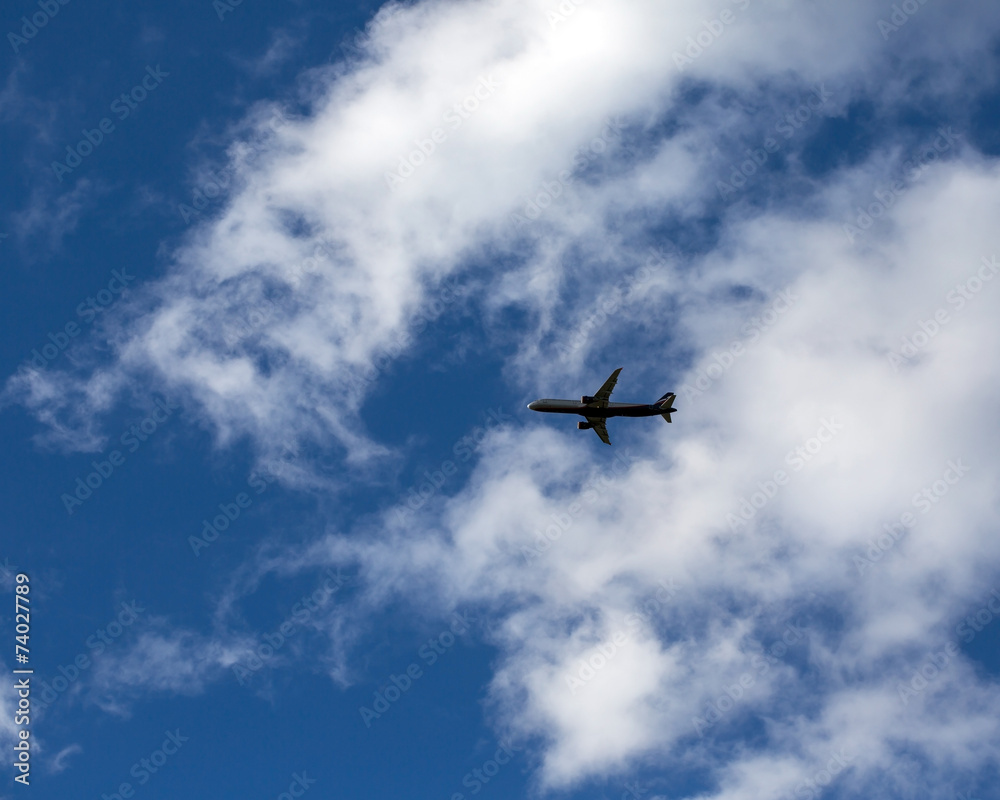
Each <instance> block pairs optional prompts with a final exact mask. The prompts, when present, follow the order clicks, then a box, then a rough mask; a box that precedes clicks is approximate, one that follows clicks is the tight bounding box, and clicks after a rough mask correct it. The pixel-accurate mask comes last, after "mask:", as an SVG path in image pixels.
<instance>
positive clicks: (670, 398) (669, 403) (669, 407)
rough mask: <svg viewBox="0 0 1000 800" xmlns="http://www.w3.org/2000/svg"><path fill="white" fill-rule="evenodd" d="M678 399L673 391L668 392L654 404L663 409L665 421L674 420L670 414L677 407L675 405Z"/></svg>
mask: <svg viewBox="0 0 1000 800" xmlns="http://www.w3.org/2000/svg"><path fill="white" fill-rule="evenodd" d="M676 399H677V395H676V394H674V393H673V392H667V393H666V394H665V395H663V397H661V398H660V399H659V400H657V401H656V403H655V404H654V405H656V407H657V408H659V409H661V413H660V416H661V417H663V420H664V422H673V420H672V419H670V415H671V414H672V413H673V412H674V411H676V410H677V409H676V408H674V407H673V405H674V400H676Z"/></svg>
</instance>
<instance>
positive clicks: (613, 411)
mask: <svg viewBox="0 0 1000 800" xmlns="http://www.w3.org/2000/svg"><path fill="white" fill-rule="evenodd" d="M528 408H530V409H531V410H532V411H545V412H547V413H550V414H579V415H580V416H582V417H604V418H608V417H657V416H660V415H662V414H663V409H662V408H659V407H658V406H654V405H650V404H648V403H608V404H607V406H606V407H604V408H599V407H597V406H596V405H588V404H586V403H581V402H579V401H577V400H536V401H535V402H533V403H528Z"/></svg>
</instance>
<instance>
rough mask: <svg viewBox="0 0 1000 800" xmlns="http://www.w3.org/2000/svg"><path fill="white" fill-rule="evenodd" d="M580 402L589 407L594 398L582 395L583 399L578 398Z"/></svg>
mask: <svg viewBox="0 0 1000 800" xmlns="http://www.w3.org/2000/svg"><path fill="white" fill-rule="evenodd" d="M580 402H581V403H583V404H584V405H590V404H591V403H593V402H594V398H593V397H589V396H588V395H584V396H583V397H581V398H580Z"/></svg>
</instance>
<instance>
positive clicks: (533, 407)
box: [528, 400, 538, 411]
mask: <svg viewBox="0 0 1000 800" xmlns="http://www.w3.org/2000/svg"><path fill="white" fill-rule="evenodd" d="M528 408H530V409H531V410H532V411H538V401H537V400H534V401H532V402H530V403H528Z"/></svg>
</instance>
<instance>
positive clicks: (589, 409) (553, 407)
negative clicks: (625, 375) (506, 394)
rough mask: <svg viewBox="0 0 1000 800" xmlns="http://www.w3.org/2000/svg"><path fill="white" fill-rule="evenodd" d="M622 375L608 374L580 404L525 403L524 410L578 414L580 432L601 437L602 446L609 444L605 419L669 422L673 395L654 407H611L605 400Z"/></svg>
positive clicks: (640, 405)
mask: <svg viewBox="0 0 1000 800" xmlns="http://www.w3.org/2000/svg"><path fill="white" fill-rule="evenodd" d="M621 371H622V368H621V367H619V368H618V369H616V370H615V371H614V372H612V373H611V377H610V378H608V379H607V380H606V381H604V385H603V386H602V387H601V388H600V389H598V390H597V394H595V395H594V396H593V397H590V396H588V395H584V396H583V397H581V398H580V402H579V403H577V402H574V401H573V400H535V401H534V402H533V403H528V408H530V409H531V410H532V411H544V412H547V413H550V414H579V415H580V416H582V417H586V418H587V421H586V422H578V423H576V427H577V428H579V429H580V430H584V431H585V430H587V428H592V429H593V431H594V433H596V434H597V435H598V436H599V437H601V441H602V442H604V443H605V444H611V439H609V438H608V426H607V419H608V418H609V417H655V416H657V415H659V416H661V417H663V419H664V420H666V421H667V422H672V421H673V420H671V419H670V414H671V413H672V412H674V411H676V410H677V409H676V408H673V407H672V405H673V402H674V399H675V398H676V397H677V395H676V394H674V393H673V392H667V393H666V394H665V395H663V397H661V398H660V399H659V400H657V401H656V402H655V403H649V404H647V403H612V402H610V401H609V399H608V398H610V397H611V392H613V391H614V388H615V384H616V383H617V382H618V373H619V372H621Z"/></svg>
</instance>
